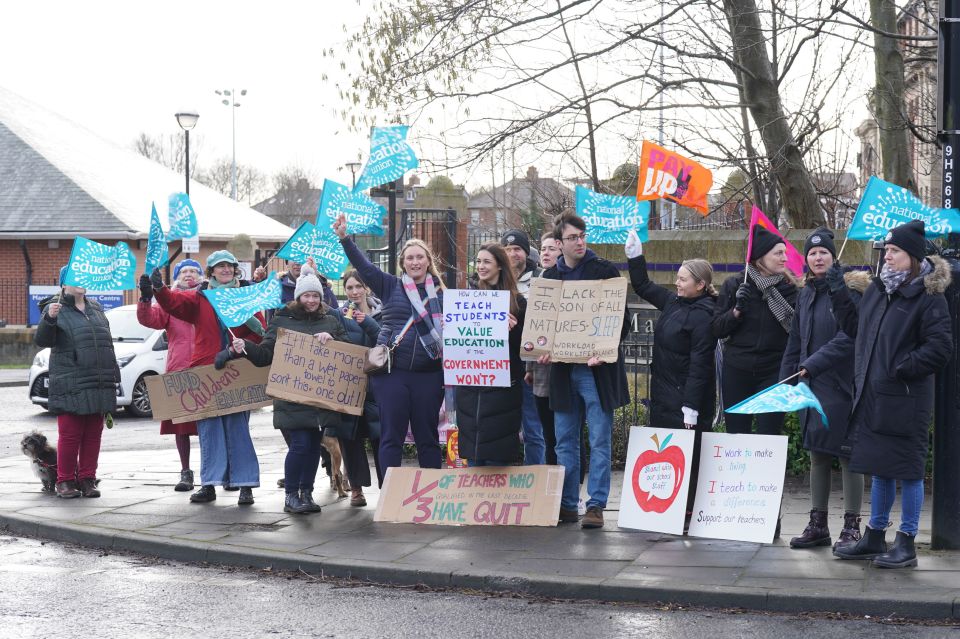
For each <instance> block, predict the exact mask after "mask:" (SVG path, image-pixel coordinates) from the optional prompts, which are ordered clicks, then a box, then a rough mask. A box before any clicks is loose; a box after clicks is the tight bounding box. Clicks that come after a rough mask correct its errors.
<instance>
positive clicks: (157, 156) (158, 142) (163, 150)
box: [132, 132, 203, 178]
mask: <svg viewBox="0 0 960 639" xmlns="http://www.w3.org/2000/svg"><path fill="white" fill-rule="evenodd" d="M184 141H185V140H184V136H182V135H179V134H176V133H167V134H164V135H156V136H153V135H149V134H147V133H144V132H141V133H140V135H138V136H137V138H136V139H135V140H134V141H133V144H132V146H133V150H134V151H136V152H137V153H139V154H140V155H142V156H143V157H145V158H149V159H151V160H153V161H154V162H157V163H158V164H162V165H163V166H165V167H167V168H168V169H171V170H173V171H176V172H177V173H183V159H184V152H183V147H184ZM202 143H203V137H202V136H199V135H196V134H194V136H193V139H192V140H191V141H190V177H191V178H193V177H195V176H196V175H197V173H198V167H197V158H198V157H199V155H200V147H201V146H202Z"/></svg>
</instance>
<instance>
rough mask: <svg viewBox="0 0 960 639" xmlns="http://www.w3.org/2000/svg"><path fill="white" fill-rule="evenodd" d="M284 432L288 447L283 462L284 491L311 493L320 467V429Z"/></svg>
mask: <svg viewBox="0 0 960 639" xmlns="http://www.w3.org/2000/svg"><path fill="white" fill-rule="evenodd" d="M284 433H285V434H286V435H287V438H286V439H287V445H288V446H289V447H290V448H289V450H287V457H286V459H284V462H283V476H284V487H285V489H286V492H287V494H288V495H296V494H297V491H298V490H302V491H305V492H308V493H312V492H313V482H314V481H315V480H316V478H317V469H318V468H320V441H321V439H322V435H321V433H320V429H319V428H314V429H312V430H287V431H284Z"/></svg>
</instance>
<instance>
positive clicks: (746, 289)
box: [733, 282, 753, 313]
mask: <svg viewBox="0 0 960 639" xmlns="http://www.w3.org/2000/svg"><path fill="white" fill-rule="evenodd" d="M751 297H753V289H751V288H750V284H748V283H747V282H744V283H743V284H741V285H740V286H739V288H737V303H736V304H735V305H734V307H733V308H734V310H737V311H740V312H741V313H743V312H744V311H746V310H747V304H748V303H749V302H750V298H751Z"/></svg>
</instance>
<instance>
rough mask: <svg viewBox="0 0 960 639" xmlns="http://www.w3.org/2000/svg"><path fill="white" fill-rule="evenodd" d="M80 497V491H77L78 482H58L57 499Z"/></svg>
mask: <svg viewBox="0 0 960 639" xmlns="http://www.w3.org/2000/svg"><path fill="white" fill-rule="evenodd" d="M79 496H80V490H79V489H77V482H75V481H71V480H69V479H68V480H67V481H61V482H57V497H60V498H61V499H73V498H74V497H79Z"/></svg>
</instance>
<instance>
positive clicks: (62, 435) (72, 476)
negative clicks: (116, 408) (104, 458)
mask: <svg viewBox="0 0 960 639" xmlns="http://www.w3.org/2000/svg"><path fill="white" fill-rule="evenodd" d="M57 431H58V432H59V438H58V439H57V482H62V481H74V480H79V479H96V478H97V460H98V459H99V458H100V435H101V434H102V433H103V414H102V413H96V414H94V415H70V414H63V415H57Z"/></svg>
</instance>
